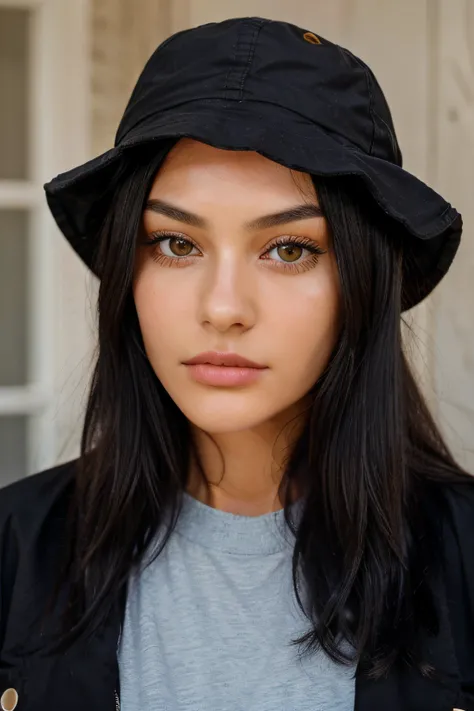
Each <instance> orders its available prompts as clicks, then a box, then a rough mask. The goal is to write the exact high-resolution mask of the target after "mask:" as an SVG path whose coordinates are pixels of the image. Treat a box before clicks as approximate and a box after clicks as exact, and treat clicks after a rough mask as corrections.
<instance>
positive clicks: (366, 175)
mask: <svg viewBox="0 0 474 711" xmlns="http://www.w3.org/2000/svg"><path fill="white" fill-rule="evenodd" d="M302 38H303V39H304V40H305V41H306V42H309V43H312V44H318V50H317V51H314V52H312V51H308V48H307V46H306V44H305V42H302ZM229 47H232V48H233V50H232V51H231V52H230V51H229ZM182 136H188V137H191V138H194V139H196V140H198V141H202V142H204V143H207V144H209V145H212V146H215V147H216V148H223V149H228V150H250V151H256V152H258V153H260V154H262V155H264V156H265V157H267V158H270V159H271V160H273V161H275V162H277V163H280V164H282V165H285V166H287V167H288V168H291V169H294V170H299V171H303V172H306V173H310V174H315V175H319V176H323V177H325V176H328V177H329V176H331V177H332V176H350V179H351V180H353V179H358V180H359V181H362V183H363V185H364V186H365V188H366V190H367V191H368V193H369V194H370V195H371V197H372V198H373V200H374V204H375V205H376V206H378V208H379V209H380V210H381V211H382V212H383V213H384V214H385V215H386V216H387V217H388V218H390V219H391V220H393V221H394V224H395V225H398V227H399V230H400V234H401V235H402V236H403V237H404V239H403V244H404V259H403V303H402V308H403V310H406V309H409V308H411V307H413V306H415V305H416V304H418V303H419V302H420V301H422V300H423V299H424V298H425V297H426V296H427V295H428V294H429V293H430V292H431V291H432V290H433V289H434V288H435V287H436V285H437V284H438V283H439V281H440V280H441V279H442V278H443V276H444V275H445V274H446V272H447V271H448V269H449V267H450V265H451V262H452V260H453V258H454V255H455V254H456V251H457V249H458V246H459V242H460V238H461V232H462V218H461V215H460V214H459V213H458V212H457V210H456V209H455V208H454V207H452V206H451V205H450V204H449V202H447V201H446V200H445V199H444V198H443V197H442V196H441V195H439V194H438V193H437V192H435V191H434V190H433V189H432V188H430V187H429V186H428V185H426V184H425V183H424V182H423V181H422V180H420V179H419V178H417V177H416V176H415V175H413V174H411V173H409V172H408V171H406V170H404V169H403V167H402V153H401V150H400V146H399V144H398V141H397V137H396V133H395V128H394V125H393V121H392V116H391V113H390V109H389V107H388V104H387V101H386V99H385V96H384V94H383V92H382V89H381V88H380V86H379V84H378V82H377V80H376V78H375V76H374V74H373V72H372V71H371V69H370V68H369V67H368V66H367V64H365V63H364V62H363V61H362V60H361V59H359V58H357V57H355V56H354V55H353V54H352V53H351V52H350V51H349V50H347V49H345V48H343V47H341V46H340V45H337V44H335V43H334V42H331V41H330V40H328V39H326V38H324V37H322V36H321V35H315V34H314V33H312V32H307V31H306V30H304V29H302V28H301V27H298V26H296V25H293V24H291V23H288V22H279V21H272V20H268V19H264V18H261V17H243V18H234V19H228V20H224V21H222V22H213V23H208V24H205V25H200V26H198V27H193V28H191V29H188V30H184V31H181V32H177V33H176V34H174V35H172V36H171V37H169V38H168V39H166V40H165V41H164V42H163V43H162V44H161V45H160V46H159V47H158V48H157V49H156V50H155V52H154V53H153V54H152V56H151V57H150V59H149V61H148V62H147V64H146V65H145V67H144V69H143V71H142V73H141V75H140V77H139V78H138V81H137V83H136V86H135V88H134V90H133V93H132V96H131V98H130V101H129V103H128V105H127V107H126V109H125V113H124V115H123V117H122V119H121V121H120V124H119V127H118V130H117V135H116V138H115V144H114V146H113V147H112V148H110V149H109V150H108V151H106V152H105V153H103V154H102V155H100V156H98V157H97V158H94V159H93V160H90V161H88V162H87V163H85V164H84V165H80V166H78V167H76V168H73V169H72V170H70V171H68V172H66V173H62V174H61V175H58V176H57V177H55V178H54V179H53V180H51V181H50V182H49V183H46V184H45V186H44V188H45V191H46V198H47V201H48V205H49V207H50V209H51V212H52V214H53V216H54V218H55V220H56V222H57V224H58V226H59V228H60V229H61V230H62V232H63V234H64V235H65V236H66V238H67V239H68V241H69V243H70V244H71V246H72V247H73V248H74V249H75V250H76V252H77V254H78V255H79V256H80V257H81V259H83V261H84V262H85V263H86V264H87V265H88V266H89V267H91V268H93V258H94V254H95V250H96V246H97V243H98V239H99V227H100V224H101V220H102V218H103V217H104V216H105V213H106V211H107V208H108V205H109V203H110V199H111V194H110V193H111V191H110V190H108V189H107V188H108V186H109V185H110V184H111V181H112V179H113V177H114V176H115V174H116V172H117V167H118V166H119V165H121V164H122V162H123V161H124V160H126V157H127V155H128V154H129V152H133V151H134V149H135V148H136V147H137V146H140V145H145V144H150V145H151V144H152V145H153V146H154V147H156V149H157V150H159V149H160V148H159V147H160V145H161V146H164V145H166V143H167V142H169V140H170V139H179V138H180V137H182Z"/></svg>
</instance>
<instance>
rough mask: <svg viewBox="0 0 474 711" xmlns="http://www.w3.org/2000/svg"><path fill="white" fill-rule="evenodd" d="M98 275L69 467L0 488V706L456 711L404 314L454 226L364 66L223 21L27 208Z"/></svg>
mask: <svg viewBox="0 0 474 711" xmlns="http://www.w3.org/2000/svg"><path fill="white" fill-rule="evenodd" d="M45 188H46V195H47V199H48V203H49V205H50V208H51V210H52V212H53V215H54V217H55V218H56V220H57V223H58V225H59V226H60V228H61V229H62V231H63V233H64V234H65V236H66V237H67V239H68V240H69V242H70V243H71V245H72V247H73V248H74V249H75V250H76V251H77V253H78V255H79V256H80V257H81V258H82V259H83V260H84V261H85V263H86V264H87V265H88V266H89V267H90V268H91V269H92V270H93V272H94V273H95V274H96V275H97V276H98V277H99V278H100V292H99V299H98V313H99V327H98V339H99V347H98V357H97V363H96V367H95V371H94V375H93V380H92V385H91V390H90V394H89V400H88V403H87V409H86V417H85V422H84V428H83V436H82V444H81V454H80V457H79V458H78V459H76V460H74V461H72V462H68V463H67V464H64V465H61V466H57V467H54V468H52V469H50V470H48V471H46V472H42V473H39V474H37V475H36V476H33V477H30V478H28V479H27V480H24V481H21V482H18V483H15V484H13V485H10V486H9V487H7V488H5V489H3V491H2V493H1V500H0V501H1V503H0V512H1V529H0V530H1V532H2V546H1V549H2V551H3V555H2V565H1V574H2V607H1V610H2V614H1V630H0V631H1V642H2V647H1V650H2V651H1V662H2V664H1V667H0V674H1V682H2V690H4V691H3V696H2V699H1V704H2V708H3V709H10V710H11V709H13V708H15V707H17V708H18V709H20V710H24V711H30V710H31V711H33V710H34V709H46V708H51V709H64V708H67V709H69V710H71V711H74V710H75V709H84V708H87V709H89V710H90V709H92V710H94V711H95V710H96V709H97V710H98V709H100V710H101V711H103V710H105V711H107V709H110V711H112V709H113V708H121V709H122V710H125V711H129V710H132V709H149V710H151V709H158V708H160V709H161V708H166V709H173V710H175V709H176V710H178V709H179V710H184V709H186V711H188V710H195V711H197V710H198V709H199V710H201V709H209V710H210V711H214V710H216V711H217V709H224V708H225V709H232V710H233V709H244V708H245V709H262V708H265V709H269V710H270V709H271V710H272V711H273V710H275V711H277V710H278V711H280V710H285V711H286V710H289V709H296V708H298V709H299V710H300V711H301V710H304V711H306V710H309V709H311V710H314V709H317V708H321V709H322V708H324V709H329V708H334V709H338V710H339V709H340V710H341V711H342V710H344V709H353V708H355V709H357V710H358V711H369V709H370V710H372V709H375V708H381V707H382V706H383V708H384V709H385V710H386V711H402V709H403V711H407V710H415V709H416V710H417V711H423V710H425V709H426V711H428V709H429V711H448V710H449V711H451V709H453V708H462V709H474V673H473V669H474V633H473V629H474V626H473V623H474V555H473V536H474V523H473V514H474V488H473V482H474V480H473V478H472V477H471V476H470V474H469V473H467V472H464V471H462V469H461V467H459V466H458V464H457V463H456V462H455V460H454V459H453V457H452V456H451V454H450V453H449V451H448V448H447V446H446V444H445V443H444V441H443V439H442V437H441V435H440V433H439V431H438V429H437V427H436V425H435V423H434V422H433V420H432V418H431V416H430V414H429V411H428V409H427V406H426V404H425V402H424V400H423V397H422V395H421V393H420V391H419V389H418V386H417V383H416V381H415V378H414V376H413V374H412V372H411V370H410V367H409V365H408V362H407V358H406V355H405V353H404V349H403V345H402V340H401V333H400V328H401V313H402V311H405V310H406V309H408V308H410V307H412V306H414V305H415V304H417V303H419V302H420V301H421V300H422V299H424V298H425V297H426V296H427V295H428V294H429V293H430V292H431V291H432V290H433V289H434V288H435V286H436V285H437V284H438V282H439V281H440V279H441V278H442V277H443V276H444V274H445V273H446V271H447V270H448V268H449V265H450V264H451V261H452V259H453V257H454V255H455V252H456V249H457V247H458V244H459V239H460V235H461V217H460V215H459V214H458V213H457V211H456V210H455V209H454V208H452V207H451V206H450V205H449V204H448V203H446V202H445V201H444V200H443V198H442V197H441V196H439V195H437V194H436V193H435V192H434V191H433V190H431V189H430V188H429V187H428V186H426V185H424V183H422V182H421V181H419V180H418V179H417V178H415V177H414V176H411V175H410V174H409V173H407V172H406V171H404V170H403V169H402V167H401V153H400V149H399V146H398V143H397V140H396V137H395V131H394V128H393V124H392V120H391V116H390V111H389V109H388V106H387V104H386V102H385V99H384V97H383V94H382V91H381V89H380V87H379V85H378V84H377V82H376V79H375V77H374V76H373V74H372V72H371V71H370V69H369V68H368V67H367V66H366V65H365V64H364V63H363V62H361V61H360V60H359V59H357V58H356V57H354V56H353V55H352V54H351V53H350V52H348V51H347V50H344V49H342V48H340V47H338V46H337V45H335V44H333V43H331V42H329V41H328V40H325V39H324V38H322V37H319V36H317V35H315V34H313V33H311V32H306V31H305V30H304V29H302V28H299V27H296V26H295V25H290V24H287V23H283V22H272V21H270V20H265V19H262V18H239V19H233V20H227V21H225V22H221V23H211V24H208V25H203V26H200V27H197V28H193V29H191V30H188V31H185V32H181V33H177V34H176V35H173V37H171V38H169V39H168V40H167V41H166V42H164V43H163V44H162V45H161V46H160V47H159V48H158V49H157V50H156V52H155V53H154V55H153V56H152V57H151V59H150V60H149V62H148V63H147V65H146V67H145V68H144V70H143V73H142V75H141V76H140V78H139V80H138V83H137V86H136V87H135V89H134V92H133V94H132V96H131V99H130V102H129V104H128V106H127V109H126V111H125V114H124V117H123V119H122V121H121V124H120V126H119V129H118V133H117V138H116V145H115V147H114V148H112V149H111V150H110V151H107V152H106V153H105V154H104V155H102V156H100V157H98V158H96V159H94V160H92V161H90V162H89V163H87V164H85V165H84V166H79V167H78V168H75V169H73V170H72V171H70V172H69V173H66V174H63V175H60V176H58V177H56V178H55V179H54V180H52V181H51V182H50V183H48V184H47V185H46V186H45Z"/></svg>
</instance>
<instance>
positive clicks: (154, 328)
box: [133, 268, 190, 365]
mask: <svg viewBox="0 0 474 711" xmlns="http://www.w3.org/2000/svg"><path fill="white" fill-rule="evenodd" d="M170 272H171V270H170ZM133 296H134V300H135V308H136V310H137V314H138V320H139V323H140V329H141V332H142V336H143V342H144V344H145V349H146V352H147V355H148V357H149V358H150V361H151V362H152V363H153V365H155V364H158V363H159V361H160V357H161V358H166V352H167V351H168V350H169V346H170V345H172V344H173V342H174V341H175V340H176V336H177V334H178V333H179V332H180V331H181V330H182V328H183V326H184V322H185V321H186V319H187V320H189V318H190V313H189V303H190V301H189V299H190V295H189V294H187V293H186V284H185V282H184V283H183V280H178V279H176V278H174V279H173V278H170V273H169V272H168V273H167V272H166V271H165V270H160V275H159V278H157V274H156V270H154V269H152V268H145V269H144V270H143V271H142V272H141V273H140V275H139V276H138V277H137V279H136V281H135V283H134V289H133ZM167 346H168V348H167Z"/></svg>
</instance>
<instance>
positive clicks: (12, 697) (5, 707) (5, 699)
mask: <svg viewBox="0 0 474 711" xmlns="http://www.w3.org/2000/svg"><path fill="white" fill-rule="evenodd" d="M17 703H18V694H17V693H16V689H7V690H6V691H4V692H3V694H2V697H1V698H0V706H1V707H2V711H13V709H16V705H17Z"/></svg>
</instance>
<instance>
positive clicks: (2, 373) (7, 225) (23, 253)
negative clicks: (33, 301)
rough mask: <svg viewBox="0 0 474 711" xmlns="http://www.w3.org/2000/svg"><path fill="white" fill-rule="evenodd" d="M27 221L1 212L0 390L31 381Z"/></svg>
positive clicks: (23, 215)
mask: <svg viewBox="0 0 474 711" xmlns="http://www.w3.org/2000/svg"><path fill="white" fill-rule="evenodd" d="M27 218H28V215H27V213H25V212H20V211H19V210H0V387H1V386H5V385H25V384H26V381H27V372H26V365H27V363H26V354H27V318H26V317H27V313H26V305H27V287H28V284H27ZM0 451H1V449H0Z"/></svg>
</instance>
